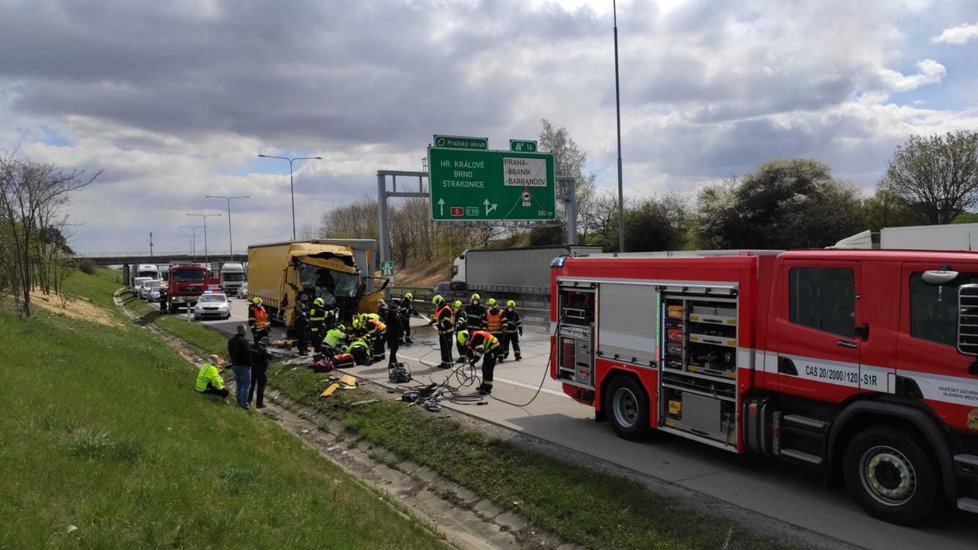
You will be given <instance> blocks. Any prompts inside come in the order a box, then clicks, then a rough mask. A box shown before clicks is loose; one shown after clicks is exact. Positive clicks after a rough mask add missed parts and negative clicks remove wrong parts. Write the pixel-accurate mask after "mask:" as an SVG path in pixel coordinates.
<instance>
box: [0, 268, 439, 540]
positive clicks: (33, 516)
mask: <svg viewBox="0 0 978 550" xmlns="http://www.w3.org/2000/svg"><path fill="white" fill-rule="evenodd" d="M72 288H73V289H75V292H78V293H79V294H86V295H88V293H92V294H91V295H90V296H89V298H90V299H91V301H92V302H94V303H97V304H111V297H110V296H111V291H113V290H115V288H117V283H112V282H111V281H110V280H109V279H105V278H102V277H91V276H85V275H83V274H79V275H77V276H75V277H73V280H72ZM106 292H108V293H109V294H108V295H106ZM0 365H3V367H2V369H3V373H4V380H3V383H2V384H0V403H3V409H4V410H3V414H2V415H0V464H2V471H3V473H2V475H0V548H38V547H78V546H82V547H97V548H102V547H111V548H131V547H163V546H167V547H218V548H246V547H248V548H252V547H259V548H326V547H328V548H432V547H434V546H436V545H437V544H438V542H437V539H435V538H433V537H432V535H431V534H430V533H429V532H428V531H426V530H425V529H424V528H423V527H422V526H421V525H419V524H418V523H416V522H414V521H411V520H408V519H405V518H404V517H403V516H402V515H400V514H399V513H397V512H395V511H394V510H392V509H391V507H390V506H389V505H388V504H386V503H384V502H382V501H381V498H380V497H379V495H377V494H375V493H373V492H371V491H369V490H367V489H365V488H363V487H362V486H361V485H360V484H359V483H357V482H356V481H355V480H354V479H353V478H351V477H349V476H347V475H346V474H345V473H343V472H342V471H341V470H339V469H338V468H337V467H336V466H334V465H333V464H331V463H330V462H328V461H327V460H325V459H324V458H323V457H321V456H320V455H319V454H318V453H317V452H315V451H314V450H313V449H311V448H309V447H307V446H305V445H304V444H303V443H302V442H301V441H299V440H298V439H296V438H295V437H293V436H291V435H289V434H287V433H286V432H285V431H283V430H282V429H280V428H279V427H278V426H276V425H275V424H274V423H272V422H271V421H269V420H268V419H266V418H265V417H263V416H261V415H259V414H256V413H254V412H245V411H242V410H240V409H239V408H237V407H235V406H232V405H229V404H224V402H222V401H220V400H218V399H213V398H209V397H205V396H201V395H198V394H197V393H196V392H194V391H193V387H192V384H193V380H194V372H193V371H192V370H191V369H190V368H189V367H188V366H187V365H186V363H184V362H183V361H182V360H181V359H180V358H179V356H177V355H176V354H175V353H174V352H172V351H171V350H169V349H168V348H166V347H164V346H162V345H161V344H160V343H159V342H158V341H156V340H155V339H154V338H153V337H152V336H151V335H150V334H148V333H146V331H144V330H141V329H139V328H138V327H135V326H134V325H132V324H128V323H127V324H125V326H124V327H122V328H119V327H114V328H113V327H105V326H101V325H97V324H93V323H88V322H84V321H75V320H71V319H68V318H65V317H61V316H56V315H50V314H47V313H44V312H43V311H38V312H37V313H36V315H35V316H34V317H32V318H30V319H27V320H21V319H18V318H17V317H16V315H14V314H13V313H12V312H10V311H9V310H6V309H0ZM229 402H230V400H229ZM70 526H76V527H77V530H71V531H70V530H69V529H70Z"/></svg>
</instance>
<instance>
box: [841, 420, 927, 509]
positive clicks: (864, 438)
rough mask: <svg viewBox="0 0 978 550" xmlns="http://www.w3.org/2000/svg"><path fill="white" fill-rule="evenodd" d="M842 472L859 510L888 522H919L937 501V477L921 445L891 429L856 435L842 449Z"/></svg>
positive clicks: (869, 430) (872, 430) (906, 433)
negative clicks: (844, 448)
mask: <svg viewBox="0 0 978 550" xmlns="http://www.w3.org/2000/svg"><path fill="white" fill-rule="evenodd" d="M843 472H844V474H845V479H846V486H847V487H848V488H849V492H850V493H851V494H852V496H853V497H854V498H855V499H856V501H857V502H859V505H860V506H862V507H863V508H864V509H865V510H866V511H867V512H868V513H869V514H870V515H871V516H873V517H876V518H879V519H881V520H883V521H888V522H890V523H896V524H900V525H909V524H912V523H916V522H918V521H920V520H922V519H924V518H925V517H927V515H928V514H930V512H931V511H932V510H933V509H934V507H935V504H937V502H938V499H939V497H940V495H939V491H940V482H941V480H940V476H939V475H938V469H937V467H936V466H935V465H934V461H933V460H932V459H931V457H930V456H929V455H928V453H927V447H926V445H924V444H923V443H921V442H920V440H919V438H918V437H915V436H914V435H912V434H911V433H909V432H907V431H906V430H903V429H900V428H899V427H896V426H892V425H891V426H877V427H873V428H869V429H867V430H865V431H863V432H860V433H858V434H856V436H855V437H853V438H852V441H850V442H849V445H848V446H847V447H846V452H845V456H844V457H843Z"/></svg>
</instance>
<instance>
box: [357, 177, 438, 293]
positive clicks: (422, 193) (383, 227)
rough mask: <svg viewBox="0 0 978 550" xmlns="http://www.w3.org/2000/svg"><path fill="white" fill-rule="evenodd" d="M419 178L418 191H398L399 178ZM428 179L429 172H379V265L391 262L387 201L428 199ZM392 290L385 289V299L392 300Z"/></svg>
mask: <svg viewBox="0 0 978 550" xmlns="http://www.w3.org/2000/svg"><path fill="white" fill-rule="evenodd" d="M388 176H390V181H391V189H390V190H388V189H387V178H388ZM398 176H402V177H409V178H418V190H417V191H398V190H397V177H398ZM427 179H428V172H413V171H404V170H377V229H378V230H379V233H378V241H379V242H378V247H377V248H378V252H379V255H380V258H379V263H380V264H383V263H384V262H387V261H390V259H391V245H390V242H391V241H390V223H389V216H388V212H387V199H388V198H390V197H405V198H426V197H428V195H429V193H428V191H427V190H426V189H425V180H427ZM370 275H371V276H372V275H373V274H372V273H371V274H370ZM390 297H391V289H390V287H387V288H385V289H384V299H385V300H390Z"/></svg>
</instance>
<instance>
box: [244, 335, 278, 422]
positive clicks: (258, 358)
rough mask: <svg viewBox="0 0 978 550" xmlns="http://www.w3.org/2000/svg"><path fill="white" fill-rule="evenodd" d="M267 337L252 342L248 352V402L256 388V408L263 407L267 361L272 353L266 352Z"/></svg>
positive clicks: (249, 402) (270, 358) (266, 379)
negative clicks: (249, 360)
mask: <svg viewBox="0 0 978 550" xmlns="http://www.w3.org/2000/svg"><path fill="white" fill-rule="evenodd" d="M267 346H268V337H267V336H266V337H265V338H262V339H261V341H259V342H258V343H257V344H252V345H251V348H249V349H248V352H249V353H250V354H251V389H250V390H248V404H251V400H252V399H253V398H254V397H255V393H256V391H255V390H257V393H258V400H257V401H255V408H256V409H264V408H265V382H267V381H268V362H269V361H271V360H272V354H271V353H268V347H267Z"/></svg>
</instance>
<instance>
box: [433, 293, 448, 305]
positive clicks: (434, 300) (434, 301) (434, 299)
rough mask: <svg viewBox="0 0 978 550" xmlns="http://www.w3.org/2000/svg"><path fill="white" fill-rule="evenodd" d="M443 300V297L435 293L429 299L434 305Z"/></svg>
mask: <svg viewBox="0 0 978 550" xmlns="http://www.w3.org/2000/svg"><path fill="white" fill-rule="evenodd" d="M444 301H445V299H444V298H442V297H441V294H435V297H434V298H432V299H431V303H433V304H435V305H436V306H437V305H439V304H441V303H442V302H444Z"/></svg>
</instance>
